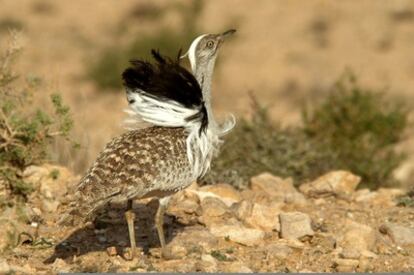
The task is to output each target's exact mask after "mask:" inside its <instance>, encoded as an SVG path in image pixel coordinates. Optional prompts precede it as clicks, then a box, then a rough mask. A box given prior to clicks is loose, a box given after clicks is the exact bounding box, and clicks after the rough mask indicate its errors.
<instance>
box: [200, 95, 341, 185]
mask: <svg viewBox="0 0 414 275" xmlns="http://www.w3.org/2000/svg"><path fill="white" fill-rule="evenodd" d="M332 159H333V157H332V156H331V155H330V152H329V151H326V148H324V147H322V146H321V145H320V144H319V143H317V142H314V141H313V140H311V139H309V138H308V137H307V136H306V134H305V133H304V132H303V130H302V129H300V128H297V127H292V128H282V127H280V126H278V125H275V124H274V123H272V121H271V120H270V119H269V116H268V113H267V109H266V108H264V107H262V106H260V105H259V104H258V103H257V102H256V101H255V100H253V116H252V118H251V119H250V120H249V119H246V118H240V120H238V121H237V124H236V128H235V129H234V130H233V131H232V132H231V133H230V134H229V135H228V136H226V137H225V142H224V144H223V147H222V150H221V153H220V155H219V157H218V158H217V159H215V160H214V161H213V163H212V169H211V171H210V172H209V173H208V174H207V175H206V176H205V178H204V180H203V183H216V182H226V183H229V184H232V185H233V186H235V187H236V188H239V189H241V188H245V187H246V185H247V184H248V182H249V179H250V178H251V177H252V176H255V175H257V174H259V173H262V172H271V173H273V174H275V175H279V176H282V177H292V178H293V179H294V180H295V183H296V184H298V183H300V182H302V181H303V180H306V179H310V178H314V177H316V176H318V175H320V174H321V173H323V172H325V171H329V170H330V169H331V168H332V167H331V164H332Z"/></svg>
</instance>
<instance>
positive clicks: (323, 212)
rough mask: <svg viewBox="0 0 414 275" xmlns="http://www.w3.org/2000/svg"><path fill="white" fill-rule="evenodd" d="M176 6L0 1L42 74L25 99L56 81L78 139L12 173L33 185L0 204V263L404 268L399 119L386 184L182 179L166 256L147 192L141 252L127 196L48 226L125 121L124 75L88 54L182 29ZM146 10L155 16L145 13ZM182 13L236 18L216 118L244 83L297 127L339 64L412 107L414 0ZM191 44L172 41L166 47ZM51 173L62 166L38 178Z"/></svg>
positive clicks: (4, 25) (40, 98)
mask: <svg viewBox="0 0 414 275" xmlns="http://www.w3.org/2000/svg"><path fill="white" fill-rule="evenodd" d="M172 3H173V4H172ZM189 3H191V2H190V1H178V0H177V1H166V0H165V1H164V0H157V1H146V0H140V1H132V0H125V1H116V0H104V1H98V0H95V1H88V3H86V2H85V1H81V0H75V1H52V0H21V1H12V0H0V46H1V47H2V46H4V44H5V43H6V40H7V36H8V28H10V27H14V28H17V29H19V30H21V34H22V37H23V44H24V51H23V52H22V54H21V56H20V58H19V59H18V60H17V68H16V69H17V70H18V71H19V72H22V74H24V75H35V76H39V77H41V78H42V83H43V86H42V89H40V90H39V91H38V92H37V93H36V94H35V98H34V105H35V106H47V102H48V101H49V99H48V95H49V94H50V93H53V92H58V93H59V94H61V95H62V96H63V99H64V101H65V103H66V104H67V105H69V106H70V108H71V113H72V115H73V118H74V129H73V131H72V137H71V138H72V139H73V140H76V141H77V142H79V144H80V149H76V150H74V149H72V147H71V146H69V145H67V144H66V143H65V142H63V141H58V142H56V143H55V144H53V146H52V148H51V152H52V156H51V158H52V159H51V161H50V163H51V164H46V165H43V166H31V167H29V168H27V170H26V171H25V172H24V174H23V176H24V178H25V179H26V180H28V181H30V182H31V183H33V185H34V186H35V188H36V190H38V191H39V192H35V193H33V194H32V195H31V196H29V197H28V198H27V202H25V204H24V207H22V208H20V207H19V208H10V211H9V212H7V213H3V214H2V218H1V219H0V221H1V223H2V224H3V226H2V229H0V231H1V234H0V236H1V237H0V241H1V242H0V251H5V252H4V254H3V255H0V273H1V274H3V273H2V272H4V273H5V274H8V273H9V274H14V273H16V274H50V273H51V272H53V273H57V272H61V271H67V272H132V271H134V272H149V271H167V272H172V271H176V272H192V271H202V272H271V271H277V272H321V271H323V272H338V271H342V272H353V271H358V272H389V271H393V272H397V271H406V272H409V271H410V272H413V271H414V261H413V259H414V250H413V249H414V224H413V221H414V216H413V211H412V209H413V208H412V207H411V208H410V207H404V206H401V204H400V203H399V198H400V197H401V196H404V195H405V194H406V193H407V192H408V190H409V189H410V188H411V187H412V184H413V183H412V175H414V165H413V164H412V163H413V160H414V135H413V133H412V127H411V128H410V129H409V130H408V131H407V133H406V138H405V141H404V142H403V143H401V144H400V145H399V150H401V151H404V152H406V153H407V154H408V159H407V160H406V162H405V163H404V164H403V165H402V166H401V168H400V169H398V170H397V172H396V176H397V177H398V178H399V179H400V180H401V181H402V182H403V184H402V186H400V187H398V188H391V189H379V190H376V191H373V190H367V189H358V185H359V177H358V175H353V174H351V173H349V172H344V171H332V173H330V174H327V175H325V177H323V178H319V179H315V180H314V181H310V182H306V183H305V184H303V185H302V186H301V187H297V185H296V186H293V183H292V181H291V180H290V179H288V178H280V177H278V175H269V174H266V173H264V174H260V175H257V176H256V177H253V178H251V179H250V181H249V184H248V185H247V186H248V188H247V189H246V190H236V189H234V188H233V187H232V186H230V185H229V184H227V183H225V182H221V183H217V185H211V186H199V185H197V184H193V185H192V186H191V187H190V188H189V189H188V190H185V191H183V192H179V193H178V194H176V195H175V196H174V199H173V203H172V204H171V205H170V207H169V208H168V211H167V214H168V215H167V216H166V227H165V228H166V232H167V239H168V251H169V252H170V257H169V258H168V259H162V258H161V257H160V248H159V242H158V239H157V236H156V232H155V230H154V228H153V219H152V216H153V215H154V213H155V211H156V207H157V204H158V203H157V201H156V200H150V199H148V200H137V201H136V202H135V210H134V211H135V213H136V215H137V220H138V221H137V224H136V230H137V240H138V244H139V249H140V253H139V257H137V258H135V259H133V260H132V261H130V260H127V259H126V258H127V256H128V246H129V243H128V234H127V232H128V231H127V227H126V223H125V221H124V220H123V217H124V216H123V210H124V207H125V206H124V205H110V206H109V207H108V208H107V209H104V211H102V213H101V214H100V216H99V217H100V218H99V219H97V221H96V222H95V223H89V224H87V225H85V226H83V227H80V228H73V227H72V228H71V227H59V228H58V227H56V220H57V219H58V218H59V215H60V214H61V213H62V212H60V211H64V204H63V203H62V201H63V200H64V199H68V198H70V196H71V195H72V194H71V190H72V188H73V186H75V184H76V183H77V182H78V181H79V179H80V178H81V176H82V175H83V173H85V171H86V170H87V169H88V167H89V165H90V164H91V163H92V162H93V161H94V160H95V158H96V156H97V154H98V153H99V152H100V151H101V150H102V148H103V147H104V145H105V144H106V143H107V142H108V141H109V140H110V139H111V138H112V137H114V136H116V135H119V134H120V133H123V132H125V131H126V130H125V128H124V125H123V121H124V120H125V118H126V114H125V113H124V112H123V110H124V109H125V108H126V107H127V102H126V99H125V92H124V90H123V88H122V87H118V88H110V89H104V88H102V87H100V86H99V85H97V83H96V81H94V80H93V79H92V78H91V77H89V75H88V68H89V66H90V64H94V63H96V62H97V60H98V59H99V58H100V57H101V55H100V54H101V53H102V51H104V50H105V49H107V48H112V49H114V48H115V49H117V48H118V47H119V49H121V48H123V47H125V45H127V44H128V43H129V42H130V41H132V40H136V39H138V41H139V39H140V37H147V36H148V35H150V34H154V33H159V32H160V30H165V29H166V28H168V29H170V30H174V32H177V33H180V31H182V30H184V29H186V25H185V24H188V22H187V21H185V20H183V17H182V12H180V9H182V8H172V6H173V5H177V6H178V7H182V6H186V5H189ZM180 5H181V6H180ZM154 7H155V8H154ZM154 9H155V10H163V13H162V15H159V14H155V15H151V16H152V17H151V16H148V15H147V13H150V12H149V11H152V10H154ZM144 11H145V12H144ZM191 23H192V24H194V25H195V26H196V29H197V30H198V31H199V32H200V34H202V33H218V32H222V31H225V30H227V29H230V28H235V29H237V33H236V35H235V36H234V37H233V38H232V39H231V40H229V41H228V42H226V43H225V44H224V46H223V48H222V49H221V50H220V55H219V57H218V64H217V68H216V71H215V75H214V79H213V107H214V109H215V111H216V113H217V114H218V116H219V117H223V116H224V115H226V114H228V113H233V114H235V116H236V117H239V118H240V117H248V116H249V115H250V114H251V101H250V96H249V94H253V95H254V96H255V98H256V99H257V100H258V101H260V102H261V103H263V104H265V105H267V106H269V108H270V114H271V119H272V120H273V121H275V123H280V124H281V125H286V126H289V125H296V124H298V123H300V117H301V107H302V106H303V104H305V103H309V102H310V103H312V102H317V101H318V100H320V99H321V98H323V96H325V92H326V90H327V89H328V88H329V87H331V86H332V85H333V84H334V83H335V82H336V81H337V80H338V79H339V78H340V77H341V75H343V74H344V72H347V71H352V72H353V73H354V74H355V75H356V76H357V78H358V81H359V83H361V85H364V86H366V87H369V88H372V89H373V90H378V91H383V92H384V93H385V94H387V95H390V96H394V97H399V98H401V99H403V100H404V102H405V103H406V104H407V105H408V106H410V107H412V106H413V105H414V93H413V91H414V55H413V53H412V52H413V45H414V28H413V27H414V1H410V0H394V1H386V0H383V1H374V0H363V1H357V0H350V1H328V0H311V1H300V0H292V1H281V0H280V1H279V0H278V1H272V0H260V1H247V0H245V1H235V0H225V1H218V0H213V1H204V2H203V8H202V9H201V12H200V14H199V15H198V16H197V17H196V18H195V19H194V22H191ZM194 38H195V37H194ZM190 43H191V39H190V40H186V41H180V42H179V43H178V42H177V45H176V49H177V51H178V49H179V48H183V49H185V50H186V49H187V48H188V47H189V45H190ZM151 47H154V48H157V45H152V46H151ZM174 47H175V46H174ZM149 49H150V48H149ZM149 49H148V50H149ZM129 58H131V59H132V58H139V56H130V57H129ZM104 77H105V75H104ZM108 77H109V76H108ZM111 77H113V76H111ZM119 78H120V76H119ZM410 119H411V120H412V119H413V116H412V114H411V116H410ZM55 170H58V171H59V177H57V179H51V178H50V177H49V175H50V173H51V171H55ZM263 172H266V171H263ZM4 217H7V218H5V219H4ZM108 220H116V223H110V222H108ZM12 231H13V232H15V233H16V234H14V235H7V234H8V233H7V232H12ZM6 235H7V238H6V237H5V236H6ZM1 238H2V239H1ZM200 240H202V241H201V242H200ZM16 244H17V245H16ZM5 247H13V248H12V249H4V248H5ZM3 249H4V250H3Z"/></svg>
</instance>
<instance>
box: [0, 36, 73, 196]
mask: <svg viewBox="0 0 414 275" xmlns="http://www.w3.org/2000/svg"><path fill="white" fill-rule="evenodd" d="M20 50H21V48H20V46H19V44H18V37H17V34H16V33H12V39H11V42H10V45H9V47H8V49H7V50H6V51H5V53H4V54H3V55H2V56H0V184H1V185H2V186H0V188H1V189H4V188H5V189H6V190H8V191H9V192H10V193H11V194H18V195H23V196H26V195H27V194H29V193H30V192H31V191H33V187H32V186H31V185H30V184H28V183H26V182H24V181H23V180H22V179H21V174H22V171H23V169H24V168H25V167H27V166H28V165H31V164H40V163H42V162H43V161H45V159H46V158H47V157H48V145H49V144H50V142H51V141H53V140H54V139H55V138H56V137H58V136H63V137H66V138H68V134H69V131H70V130H71V128H72V126H73V121H72V119H71V117H70V113H69V108H68V107H67V106H65V105H64V104H63V103H62V99H61V97H60V95H58V94H53V95H52V96H51V104H52V106H53V108H54V113H53V114H49V113H47V112H46V111H45V110H44V109H45V108H37V109H36V108H33V107H32V94H33V93H34V91H35V90H36V89H37V88H38V87H39V85H40V83H41V81H40V80H39V79H38V78H34V77H28V78H27V79H26V80H25V81H20V79H19V77H18V75H17V74H16V73H15V72H14V71H13V69H12V65H13V61H14V60H15V58H16V57H17V55H18V54H19V52H20Z"/></svg>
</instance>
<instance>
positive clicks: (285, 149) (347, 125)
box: [203, 75, 408, 189]
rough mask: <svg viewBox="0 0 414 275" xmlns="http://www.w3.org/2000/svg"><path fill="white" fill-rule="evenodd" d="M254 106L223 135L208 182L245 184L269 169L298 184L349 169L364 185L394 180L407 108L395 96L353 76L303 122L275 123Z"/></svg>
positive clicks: (309, 111)
mask: <svg viewBox="0 0 414 275" xmlns="http://www.w3.org/2000/svg"><path fill="white" fill-rule="evenodd" d="M253 111H254V112H253V117H252V118H251V119H250V120H248V119H245V118H241V119H240V120H239V121H238V123H237V125H236V128H235V129H234V130H233V132H232V133H231V134H229V135H228V136H226V137H225V142H224V145H223V147H222V151H221V153H220V155H219V157H218V158H217V159H216V160H214V161H213V164H212V169H211V171H210V172H209V173H208V174H207V175H206V176H205V178H204V180H203V182H204V183H215V182H227V183H230V184H232V185H234V186H235V187H237V188H244V187H245V186H246V185H247V184H248V182H249V179H250V178H251V177H252V176H254V175H257V174H259V173H262V172H266V171H267V172H271V173H273V174H275V175H278V176H282V177H292V178H293V179H294V180H295V183H296V184H300V183H302V182H304V181H305V180H311V179H314V178H316V177H317V176H320V175H322V174H323V173H326V172H328V171H330V170H334V169H345V170H349V171H351V172H353V173H355V174H357V175H360V176H361V177H362V183H361V185H360V187H368V188H372V189H376V188H378V187H380V186H385V185H393V184H396V182H395V180H394V179H393V177H392V172H393V171H394V169H395V168H397V167H398V166H399V164H401V161H402V160H403V159H404V155H402V154H399V153H396V152H395V151H394V146H395V145H396V144H397V143H399V142H400V141H401V140H402V137H403V133H404V130H405V129H406V127H407V114H408V111H407V109H406V108H405V107H404V106H403V105H402V104H401V103H399V102H398V101H396V100H395V99H393V98H386V97H385V96H384V95H383V94H381V93H375V92H373V91H370V90H368V89H363V88H361V87H359V86H358V84H357V83H356V81H355V79H354V78H353V77H351V76H349V75H348V76H346V77H344V78H342V79H341V80H340V81H339V82H338V83H337V84H336V85H335V86H334V87H332V89H331V90H330V91H329V93H328V96H327V98H325V100H323V101H322V102H321V103H319V104H316V105H315V106H314V107H313V108H307V109H305V108H304V111H303V126H298V127H291V128H282V127H280V126H278V125H275V124H274V123H272V122H271V121H270V119H269V116H268V113H267V111H266V109H265V108H263V107H261V106H260V105H259V104H257V103H256V102H255V103H254V106H253Z"/></svg>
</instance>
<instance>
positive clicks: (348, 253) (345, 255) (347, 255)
mask: <svg viewBox="0 0 414 275" xmlns="http://www.w3.org/2000/svg"><path fill="white" fill-rule="evenodd" d="M339 257H341V258H342V259H354V260H358V259H359V257H361V253H360V252H359V251H358V250H357V249H352V248H349V249H344V250H343V251H342V252H341V253H339Z"/></svg>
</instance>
